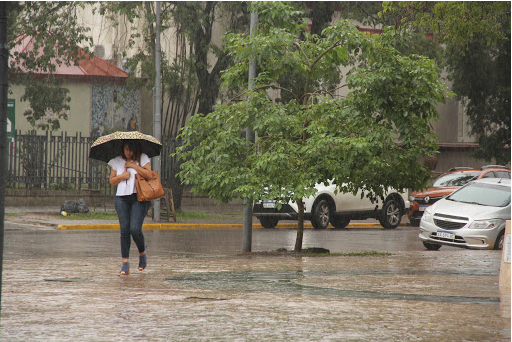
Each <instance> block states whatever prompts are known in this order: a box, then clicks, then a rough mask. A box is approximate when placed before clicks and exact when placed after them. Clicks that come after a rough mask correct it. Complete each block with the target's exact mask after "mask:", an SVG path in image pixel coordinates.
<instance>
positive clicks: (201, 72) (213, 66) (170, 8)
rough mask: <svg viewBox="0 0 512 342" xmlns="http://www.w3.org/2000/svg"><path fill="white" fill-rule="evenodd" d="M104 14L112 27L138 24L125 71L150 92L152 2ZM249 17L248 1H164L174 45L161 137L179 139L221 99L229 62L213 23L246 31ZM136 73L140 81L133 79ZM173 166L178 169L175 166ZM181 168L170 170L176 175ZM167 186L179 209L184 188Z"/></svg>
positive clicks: (165, 71)
mask: <svg viewBox="0 0 512 342" xmlns="http://www.w3.org/2000/svg"><path fill="white" fill-rule="evenodd" d="M100 13H101V14H103V15H104V16H106V17H107V18H108V19H109V21H110V22H111V23H112V24H113V25H119V19H120V17H123V18H125V19H126V20H127V21H128V22H130V23H132V24H135V25H133V29H132V31H131V32H129V36H128V42H127V45H128V46H129V47H133V48H135V47H136V51H135V53H134V54H133V55H131V56H128V55H126V53H125V54H124V56H123V58H125V59H126V63H125V65H124V67H125V68H126V69H127V70H130V83H129V84H130V85H132V86H134V87H141V86H146V87H147V88H148V89H152V88H153V87H154V79H155V44H154V42H155V27H154V22H155V8H154V4H153V3H152V2H142V3H141V2H106V3H101V6H100ZM247 17H248V16H247V10H246V4H245V2H217V1H208V2H205V1H194V2H192V1H188V2H184V1H170V2H164V3H162V13H161V22H162V30H161V32H162V33H161V37H162V42H174V44H173V45H172V46H168V47H169V49H167V51H168V53H166V51H162V65H161V70H162V89H163V95H164V96H163V97H162V109H163V113H162V120H163V121H162V135H163V136H165V137H167V138H171V139H175V138H176V137H177V135H178V131H179V130H180V129H181V128H182V127H183V126H184V125H185V123H186V121H187V119H188V118H189V117H190V116H193V115H195V114H196V113H203V114H208V113H210V112H211V111H212V110H213V106H214V104H215V101H217V99H218V97H219V92H220V77H221V71H222V70H224V69H225V68H226V67H227V66H228V65H229V62H230V60H229V56H228V55H227V52H226V51H225V50H224V47H223V46H222V41H221V42H220V43H219V42H216V41H215V37H216V36H215V35H216V32H218V31H216V27H215V25H219V26H221V27H222V26H225V28H226V29H228V30H230V31H235V32H236V31H240V30H244V29H245V28H246V26H247ZM141 28H142V29H141ZM217 29H218V27H217ZM137 42H139V43H141V44H136V43H137ZM138 70H140V71H141V74H142V76H143V78H142V79H137V78H136V77H135V76H136V75H137V71H138ZM142 81H144V83H143V82H142ZM173 165H176V166H177V167H178V166H179V164H178V163H177V162H176V163H173ZM177 167H176V169H175V170H171V173H172V174H174V173H176V172H178V169H177ZM169 182H170V184H169V186H170V187H171V188H172V190H173V195H174V201H175V205H176V207H177V208H180V206H181V194H182V192H183V187H182V185H181V183H180V182H179V180H178V179H177V178H176V177H175V176H171V179H170V180H169Z"/></svg>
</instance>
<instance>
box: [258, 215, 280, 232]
mask: <svg viewBox="0 0 512 342" xmlns="http://www.w3.org/2000/svg"><path fill="white" fill-rule="evenodd" d="M259 220H260V223H261V226H262V227H263V228H267V229H272V228H275V227H276V226H277V223H278V222H279V219H277V218H275V217H271V216H262V217H260V219H259Z"/></svg>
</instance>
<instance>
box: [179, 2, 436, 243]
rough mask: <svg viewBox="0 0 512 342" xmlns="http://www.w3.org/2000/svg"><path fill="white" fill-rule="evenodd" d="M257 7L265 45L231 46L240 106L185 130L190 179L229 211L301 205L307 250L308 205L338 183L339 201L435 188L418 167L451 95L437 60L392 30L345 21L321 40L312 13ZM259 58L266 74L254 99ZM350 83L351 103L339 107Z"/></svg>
mask: <svg viewBox="0 0 512 342" xmlns="http://www.w3.org/2000/svg"><path fill="white" fill-rule="evenodd" d="M254 6H256V9H257V11H258V14H259V25H258V34H257V35H256V36H254V37H253V36H248V35H246V34H231V35H228V36H227V47H228V51H229V53H230V55H231V57H232V58H233V61H234V66H233V67H231V68H230V69H228V70H227V71H226V72H225V73H224V76H223V77H224V86H226V87H227V88H228V89H230V90H231V92H232V93H234V94H235V93H239V96H238V97H235V101H234V102H231V103H225V104H219V105H218V106H217V107H216V110H215V111H214V112H212V113H210V114H208V115H206V116H194V117H192V118H191V120H190V122H189V123H188V124H187V126H185V128H184V129H183V130H182V133H181V135H180V137H181V138H182V139H183V142H184V143H183V146H182V147H181V148H180V149H179V150H178V155H179V156H180V158H182V159H183V161H184V162H183V164H182V171H181V173H180V176H181V177H182V179H183V181H184V183H185V184H189V185H192V187H193V188H192V189H193V191H195V192H197V193H203V194H207V195H208V196H210V197H213V198H216V199H218V200H221V201H229V200H232V199H233V198H237V197H238V198H247V199H251V200H253V201H260V200H277V201H278V202H280V203H287V202H288V201H295V202H296V203H297V205H298V207H299V222H298V229H297V239H296V244H295V250H296V251H300V250H301V249H302V237H303V222H304V208H303V204H302V198H303V197H307V196H310V195H313V194H314V192H315V189H314V186H315V184H317V183H322V182H327V181H329V180H330V179H336V180H337V186H338V189H339V191H343V192H353V193H356V192H357V191H358V190H364V191H366V193H367V196H368V197H371V198H377V197H380V196H382V195H384V193H385V192H386V189H388V188H389V187H393V188H395V189H408V188H421V187H422V186H424V185H425V183H426V181H427V180H428V179H429V170H428V169H426V168H425V167H424V166H422V165H421V163H419V162H418V160H419V159H420V158H421V157H425V156H428V155H432V154H433V153H434V152H435V149H436V144H435V138H436V137H435V135H434V134H433V133H432V132H431V126H430V124H429V122H430V120H432V119H435V118H436V117H437V112H436V109H435V105H436V104H437V103H438V102H441V101H443V100H444V91H445V88H444V85H443V84H442V82H440V81H439V77H438V73H437V72H438V71H437V69H436V67H435V65H434V63H433V62H432V61H431V60H429V59H427V58H425V57H421V56H417V55H411V56H404V55H402V54H400V53H399V52H398V51H397V50H396V49H395V48H393V44H394V42H395V40H396V39H399V38H400V37H398V36H396V35H395V34H394V33H393V31H386V32H385V33H384V34H382V35H380V36H374V37H370V36H368V35H365V34H363V33H360V32H359V31H358V30H357V29H356V28H355V27H354V26H352V25H350V24H349V23H348V22H346V21H338V22H336V23H335V24H334V25H331V26H329V27H328V28H326V29H325V30H323V31H322V34H321V35H320V36H318V35H315V34H311V33H305V32H307V25H306V24H305V20H303V19H301V18H303V14H302V13H301V12H300V11H294V10H293V8H292V7H291V6H290V5H288V4H287V3H282V2H275V3H256V4H254ZM300 36H303V38H304V39H298V37H300ZM253 56H255V57H256V60H257V65H258V69H259V74H258V76H257V78H256V79H255V88H254V92H247V91H243V89H246V88H247V73H248V61H249V60H250V58H251V57H253ZM347 71H348V72H347ZM289 73H295V74H300V75H302V79H303V83H302V86H301V87H294V88H293V89H291V88H286V87H285V86H283V84H280V83H279V80H281V79H283V77H285V76H286V75H287V74H289ZM344 74H346V78H345V83H343V84H342V85H341V86H343V87H344V86H346V87H348V88H349V89H350V90H351V91H350V93H349V94H348V95H347V96H346V98H342V97H339V96H336V89H337V88H338V87H340V81H341V79H342V77H343V76H344ZM276 92H277V93H279V92H280V94H281V95H280V96H279V95H278V96H277V97H278V98H276V99H274V98H273V97H271V96H270V94H271V93H276ZM284 94H286V95H287V96H286V98H285V97H284V96H283V95H284ZM245 127H252V128H253V130H254V132H255V133H256V136H257V139H256V142H255V143H250V142H248V141H247V140H245V138H244V137H243V135H242V134H241V132H242V131H243V129H244V128H245Z"/></svg>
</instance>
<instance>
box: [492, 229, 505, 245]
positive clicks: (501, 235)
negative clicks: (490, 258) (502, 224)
mask: <svg viewBox="0 0 512 342" xmlns="http://www.w3.org/2000/svg"><path fill="white" fill-rule="evenodd" d="M504 239H505V231H504V230H502V231H501V233H499V234H498V237H497V238H496V242H495V243H494V248H493V249H503V240H504Z"/></svg>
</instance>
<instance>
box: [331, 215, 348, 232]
mask: <svg viewBox="0 0 512 342" xmlns="http://www.w3.org/2000/svg"><path fill="white" fill-rule="evenodd" d="M349 223H350V219H349V218H347V217H334V218H333V219H332V220H331V224H332V225H333V227H334V228H337V229H343V228H345V227H346V226H348V224H349Z"/></svg>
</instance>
